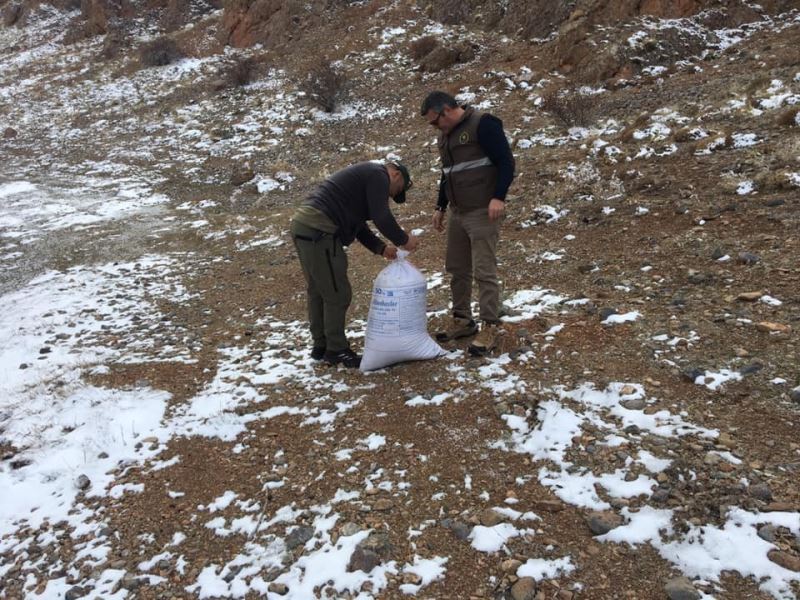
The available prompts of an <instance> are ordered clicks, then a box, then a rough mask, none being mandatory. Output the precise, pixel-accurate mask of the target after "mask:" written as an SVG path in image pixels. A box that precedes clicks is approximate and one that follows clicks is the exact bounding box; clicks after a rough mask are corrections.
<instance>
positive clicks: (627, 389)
mask: <svg viewBox="0 0 800 600" xmlns="http://www.w3.org/2000/svg"><path fill="white" fill-rule="evenodd" d="M619 393H620V395H622V396H630V395H631V394H635V393H636V388H635V387H633V386H632V385H623V386H622V389H621V390H620V391H619Z"/></svg>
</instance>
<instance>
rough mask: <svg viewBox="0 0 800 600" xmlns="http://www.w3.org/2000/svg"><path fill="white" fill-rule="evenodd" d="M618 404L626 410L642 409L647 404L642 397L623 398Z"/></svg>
mask: <svg viewBox="0 0 800 600" xmlns="http://www.w3.org/2000/svg"><path fill="white" fill-rule="evenodd" d="M620 404H621V405H622V406H624V407H625V408H627V409H628V410H643V409H644V407H645V406H647V402H646V401H645V399H644V398H631V399H630V400H623V401H622V402H620Z"/></svg>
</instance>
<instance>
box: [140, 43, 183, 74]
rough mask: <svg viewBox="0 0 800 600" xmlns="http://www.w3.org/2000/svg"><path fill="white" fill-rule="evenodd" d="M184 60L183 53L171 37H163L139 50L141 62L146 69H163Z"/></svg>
mask: <svg viewBox="0 0 800 600" xmlns="http://www.w3.org/2000/svg"><path fill="white" fill-rule="evenodd" d="M181 58H183V52H182V51H181V49H180V48H179V47H178V44H177V43H176V42H175V40H173V39H172V38H170V37H167V36H165V35H164V36H161V37H159V38H156V39H154V40H153V41H152V42H148V43H147V44H145V45H144V46H142V47H141V48H139V62H140V63H141V64H142V65H143V66H145V67H163V66H164V65H168V64H171V63H174V62H175V61H176V60H179V59H181Z"/></svg>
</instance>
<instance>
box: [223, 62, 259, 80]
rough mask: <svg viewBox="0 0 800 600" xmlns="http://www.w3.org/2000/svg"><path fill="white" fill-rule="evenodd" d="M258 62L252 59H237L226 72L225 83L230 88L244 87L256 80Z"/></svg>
mask: <svg viewBox="0 0 800 600" xmlns="http://www.w3.org/2000/svg"><path fill="white" fill-rule="evenodd" d="M256 66H257V65H256V61H255V59H254V58H252V57H247V58H242V57H240V58H237V59H235V60H234V61H233V62H231V63H230V64H229V65H228V66H227V68H226V71H225V81H226V82H227V84H228V86H229V87H242V86H245V85H247V84H248V83H251V82H252V81H254V80H255V79H256Z"/></svg>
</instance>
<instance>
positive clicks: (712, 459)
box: [703, 452, 722, 467]
mask: <svg viewBox="0 0 800 600" xmlns="http://www.w3.org/2000/svg"><path fill="white" fill-rule="evenodd" d="M720 460H722V459H721V457H720V455H719V454H715V453H714V452H709V453H707V454H706V455H705V457H704V458H703V462H704V463H705V464H707V465H708V466H710V467H713V466H715V465H718V464H719V461H720Z"/></svg>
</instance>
